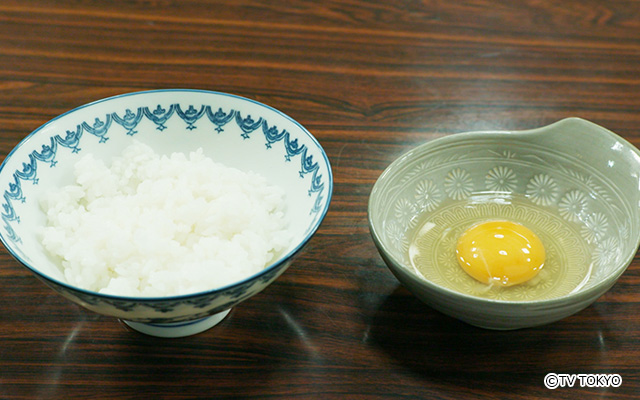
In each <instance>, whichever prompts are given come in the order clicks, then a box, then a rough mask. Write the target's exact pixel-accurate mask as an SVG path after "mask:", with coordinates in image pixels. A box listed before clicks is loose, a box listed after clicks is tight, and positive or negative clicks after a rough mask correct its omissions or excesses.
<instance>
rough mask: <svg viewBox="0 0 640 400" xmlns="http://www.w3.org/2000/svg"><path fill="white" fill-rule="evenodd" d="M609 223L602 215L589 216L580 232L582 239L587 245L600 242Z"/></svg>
mask: <svg viewBox="0 0 640 400" xmlns="http://www.w3.org/2000/svg"><path fill="white" fill-rule="evenodd" d="M608 226H609V221H608V220H607V217H606V216H605V215H604V214H601V213H593V214H591V215H589V216H588V217H587V219H586V221H585V224H584V226H583V227H582V229H581V230H580V233H581V234H582V237H583V238H584V240H586V241H587V242H589V243H593V242H595V241H597V240H600V239H601V238H602V237H603V236H604V234H605V233H607V227H608Z"/></svg>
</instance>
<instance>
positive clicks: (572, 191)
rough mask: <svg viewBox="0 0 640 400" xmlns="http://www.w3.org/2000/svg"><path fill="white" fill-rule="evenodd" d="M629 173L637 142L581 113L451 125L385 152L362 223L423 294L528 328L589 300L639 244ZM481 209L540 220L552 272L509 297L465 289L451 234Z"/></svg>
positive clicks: (639, 170) (474, 318) (493, 322)
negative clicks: (420, 237)
mask: <svg viewBox="0 0 640 400" xmlns="http://www.w3.org/2000/svg"><path fill="white" fill-rule="evenodd" d="M639 182H640V152H639V151H638V149H636V148H635V147H634V146H632V145H631V144H630V143H628V142H627V141H625V140H624V139H622V138H621V137H619V136H617V135H615V134H614V133H612V132H610V131H608V130H606V129H604V128H602V127H600V126H597V125H595V124H593V123H590V122H588V121H585V120H582V119H578V118H570V119H565V120H562V121H559V122H557V123H555V124H552V125H549V126H547V127H543V128H539V129H534V130H529V131H521V132H473V133H461V134H455V135H450V136H447V137H443V138H440V139H436V140H433V141H430V142H427V143H425V144H423V145H421V146H418V147H417V148H415V149H413V150H411V151H409V152H407V153H406V154H404V155H402V156H400V157H399V158H398V159H397V160H396V161H394V162H393V163H392V164H391V165H390V166H389V167H388V168H387V169H386V170H385V171H384V172H383V173H382V175H381V176H380V177H379V179H378V181H377V182H376V184H375V185H374V188H373V190H372V192H371V197H370V201H369V225H370V230H371V234H372V236H373V239H374V242H375V244H376V246H377V248H378V250H379V252H380V254H381V255H382V257H383V258H384V260H385V262H386V263H387V265H388V267H389V268H390V270H391V271H392V272H393V274H394V275H395V276H396V277H397V278H398V280H399V281H400V282H401V283H403V284H404V285H405V286H406V287H407V288H408V289H409V290H410V291H411V292H413V293H414V294H415V295H416V296H417V297H418V298H420V299H421V300H422V301H424V302H425V303H427V304H429V305H430V306H432V307H433V308H435V309H437V310H440V311H441V312H443V313H445V314H448V315H450V316H453V317H456V318H459V319H461V320H463V321H466V322H468V323H470V324H473V325H476V326H480V327H484V328H491V329H515V328H523V327H530V326H536V325H542V324H546V323H550V322H553V321H557V320H559V319H562V318H564V317H567V316H569V315H571V314H574V313H576V312H578V311H580V310H582V309H583V308H585V307H587V306H589V305H590V304H591V303H593V302H594V301H595V300H596V299H597V298H598V297H600V296H601V295H602V294H603V293H605V292H606V291H607V290H609V288H611V287H612V286H613V284H614V283H615V282H616V280H617V279H618V278H619V277H620V275H621V274H622V273H623V272H624V271H625V269H626V268H627V266H628V265H629V263H630V262H631V260H632V259H633V257H634V255H635V254H636V251H637V249H638V245H639V243H640V208H638V204H640V190H639ZM492 219H507V220H512V221H513V222H518V223H522V224H524V225H525V226H527V225H533V226H536V227H538V228H540V231H541V232H542V237H541V239H542V240H543V243H544V244H545V248H546V253H547V261H546V262H545V267H544V268H545V270H548V271H547V272H545V273H549V274H550V273H551V272H553V271H554V268H555V269H556V270H557V271H560V272H558V274H559V275H558V276H557V277H556V278H553V279H548V280H545V281H544V282H545V283H544V284H543V285H537V286H535V288H536V289H535V290H539V292H536V294H535V296H531V294H532V292H531V291H529V292H525V291H524V290H525V289H524V287H514V288H510V289H509V290H510V291H511V292H509V293H510V294H509V295H510V297H509V298H507V297H506V293H507V292H506V291H503V290H501V289H498V290H495V291H493V289H491V290H488V291H487V290H485V287H483V288H481V290H482V292H481V290H478V291H476V292H474V291H473V290H476V286H477V285H480V286H482V285H483V284H481V283H479V282H476V281H474V280H473V278H471V277H469V276H468V275H466V273H465V272H464V271H463V270H462V268H460V267H459V266H458V265H457V260H456V258H455V246H456V242H457V238H458V237H459V235H460V234H461V233H462V232H464V230H466V229H467V228H468V227H469V226H471V225H473V224H475V223H478V222H482V221H483V220H492ZM424 221H427V222H428V224H429V230H427V229H426V228H425V230H424V231H423V232H427V233H426V234H425V236H424V237H425V239H424V242H423V245H424V246H426V247H427V248H428V249H429V251H427V252H426V253H424V254H421V255H420V257H421V258H420V263H421V264H420V265H422V266H423V267H414V265H417V263H416V262H414V263H412V258H411V257H414V256H410V252H409V247H410V242H411V241H412V240H414V238H415V236H414V234H415V232H416V231H417V230H418V229H419V227H417V225H420V224H423V223H425V222H424ZM423 226H426V223H425V225H423ZM412 254H415V253H412ZM414 260H415V259H414ZM569 265H571V266H570V267H568V268H566V271H564V272H561V271H563V268H564V267H565V266H569ZM474 285H476V286H474ZM527 290H529V289H527ZM518 291H520V292H518ZM554 293H556V294H554ZM518 296H522V297H521V298H518Z"/></svg>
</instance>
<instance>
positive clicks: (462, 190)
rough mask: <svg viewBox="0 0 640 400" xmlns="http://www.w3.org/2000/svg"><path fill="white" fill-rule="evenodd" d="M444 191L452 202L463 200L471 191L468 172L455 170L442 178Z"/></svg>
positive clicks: (471, 180) (470, 180) (471, 183)
mask: <svg viewBox="0 0 640 400" xmlns="http://www.w3.org/2000/svg"><path fill="white" fill-rule="evenodd" d="M444 190H445V192H447V194H448V195H449V196H450V197H451V198H452V199H454V200H464V199H466V198H467V197H469V195H470V194H471V192H472V191H473V179H472V178H471V175H470V174H469V172H467V171H465V170H464V169H462V168H456V169H454V170H452V171H451V172H449V174H448V175H447V176H446V177H445V178H444Z"/></svg>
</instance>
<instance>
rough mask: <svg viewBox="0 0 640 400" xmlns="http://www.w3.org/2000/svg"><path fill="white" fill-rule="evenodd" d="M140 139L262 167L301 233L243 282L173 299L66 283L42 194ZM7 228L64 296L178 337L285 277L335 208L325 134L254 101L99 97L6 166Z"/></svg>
mask: <svg viewBox="0 0 640 400" xmlns="http://www.w3.org/2000/svg"><path fill="white" fill-rule="evenodd" d="M134 140H137V141H139V142H142V143H145V144H147V145H149V146H150V147H152V148H153V149H154V150H155V151H156V152H157V153H159V154H171V153H173V152H189V151H193V150H196V149H198V148H202V149H203V150H204V153H205V155H207V156H209V157H211V158H212V159H214V160H215V161H217V162H221V163H223V164H225V165H227V166H231V167H235V168H238V169H241V170H245V171H249V170H251V171H254V172H257V173H259V174H261V175H262V176H264V177H265V178H267V179H268V180H269V181H270V182H271V183H272V184H275V185H278V186H280V187H282V188H283V189H284V190H285V193H286V202H287V204H286V210H287V211H286V212H287V214H288V216H287V217H288V218H289V219H290V221H293V222H292V224H291V227H290V229H291V232H292V236H293V238H294V240H293V243H291V245H290V247H289V248H288V249H287V250H286V251H285V252H283V255H282V256H281V257H280V258H279V259H278V260H277V261H275V262H274V263H272V264H271V265H269V266H267V267H266V268H265V269H264V270H263V271H261V272H259V273H257V274H255V275H253V276H250V277H248V278H246V279H244V280H242V281H240V282H237V283H235V284H232V285H228V286H225V287H222V288H217V289H212V290H208V291H204V292H199V293H194V294H188V295H182V296H171V297H124V296H113V295H107V294H101V293H97V292H93V291H89V290H85V289H82V288H79V287H75V286H73V285H70V284H68V283H67V282H66V281H65V278H64V275H63V272H62V270H61V267H60V266H59V265H57V264H56V263H55V262H53V261H52V260H51V259H50V258H49V257H48V256H47V254H46V253H45V251H44V249H43V246H42V245H41V243H40V241H39V237H38V235H37V234H36V233H37V231H38V229H39V228H40V227H42V226H43V225H44V224H45V215H44V213H43V212H42V210H41V209H40V204H39V199H40V198H41V197H42V196H43V194H44V193H47V192H49V191H51V190H54V189H56V188H58V187H61V186H65V185H68V184H71V183H72V179H73V173H72V171H73V166H74V164H75V163H76V162H77V161H78V160H79V159H80V157H82V156H84V155H85V154H89V153H91V154H93V155H94V156H95V157H97V158H100V159H103V160H105V161H106V162H108V161H109V160H110V159H111V158H112V157H114V156H117V155H119V154H120V153H121V152H122V150H123V149H124V148H125V147H127V146H128V145H130V144H131V143H132V142H133V141H134ZM0 190H2V192H3V198H2V200H1V201H2V209H1V217H2V226H0V239H1V240H2V242H3V244H4V245H5V247H6V248H7V249H8V250H9V252H10V253H11V254H12V255H13V256H14V257H15V258H16V260H18V261H19V262H20V263H22V264H23V265H24V266H25V267H27V268H28V269H29V270H30V271H32V272H33V273H34V274H35V275H36V276H37V277H38V278H40V279H41V280H42V281H43V282H44V283H45V284H47V285H48V286H49V287H51V288H52V289H53V290H55V291H56V292H58V293H60V294H61V295H63V296H64V297H66V298H68V299H70V300H72V301H74V302H76V303H78V304H80V305H82V306H83V307H86V308H87V309H89V310H92V311H95V312H97V313H100V314H104V315H109V316H114V317H117V318H121V319H123V320H124V321H125V322H127V323H128V324H129V325H130V326H131V327H133V328H134V329H137V330H139V331H142V332H144V333H147V334H151V335H155V336H164V337H179V336H186V335H190V334H194V333H198V332H201V331H203V330H205V329H208V328H210V327H211V326H213V325H215V324H216V323H218V322H219V321H220V320H222V318H224V316H225V315H226V314H227V313H228V312H229V310H230V309H231V308H232V307H234V306H235V305H237V304H239V303H240V302H242V301H244V300H246V299H248V298H250V297H251V296H253V295H255V294H257V293H258V292H260V291H261V290H263V289H264V288H266V287H267V286H268V285H269V284H270V283H271V282H273V281H274V280H275V279H276V278H277V277H278V276H280V275H281V274H282V273H283V272H284V271H285V270H286V269H287V267H288V266H289V264H290V263H291V261H292V258H293V257H294V256H295V255H296V254H297V253H298V252H299V251H300V250H301V249H302V248H303V247H304V246H305V244H306V243H307V242H308V241H309V240H310V239H311V237H312V236H313V234H314V233H315V232H316V230H317V229H318V227H319V225H320V223H321V222H322V220H323V218H324V216H325V215H326V213H327V209H328V207H329V202H330V200H331V194H332V190H333V179H332V172H331V166H330V164H329V160H328V158H327V155H326V154H325V152H324V150H323V149H322V147H321V146H320V144H319V143H318V141H317V140H316V139H315V138H314V137H313V136H312V135H311V134H310V133H309V132H308V131H307V130H306V129H305V128H304V127H303V126H302V125H300V124H299V123H297V122H296V121H294V120H293V119H292V118H290V117H288V116H287V115H285V114H283V113H282V112H280V111H278V110H275V109H273V108H271V107H269V106H266V105H264V104H261V103H258V102H256V101H253V100H249V99H246V98H242V97H238V96H234V95H230V94H225V93H219V92H211V91H202V90H182V89H175V90H157V91H147V92H138V93H130V94H125V95H121V96H116V97H111V98H107V99H103V100H99V101H96V102H94V103H90V104H87V105H84V106H81V107H78V108H76V109H74V110H72V111H70V112H67V113H65V114H63V115H61V116H59V117H56V118H54V119H53V120H51V121H50V122H48V123H46V124H44V125H43V126H41V127H40V128H38V129H36V130H35V131H34V132H32V133H31V134H30V135H29V136H27V137H26V138H25V139H24V140H23V141H22V142H20V143H19V144H18V145H17V146H16V147H15V148H14V149H13V150H12V151H11V153H9V155H8V156H7V157H6V159H5V160H4V162H3V164H2V167H0Z"/></svg>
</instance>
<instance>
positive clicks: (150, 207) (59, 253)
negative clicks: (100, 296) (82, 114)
mask: <svg viewBox="0 0 640 400" xmlns="http://www.w3.org/2000/svg"><path fill="white" fill-rule="evenodd" d="M41 206H42V209H43V210H44V212H45V213H46V216H47V226H46V227H45V228H44V230H43V232H42V243H43V245H44V247H45V249H46V250H47V251H48V252H49V253H50V254H51V255H52V256H53V257H55V258H57V259H59V261H60V264H61V265H62V268H63V270H64V276H65V278H66V280H67V281H68V283H69V284H71V285H74V286H79V287H81V288H85V289H88V290H93V291H98V292H101V293H108V294H115V295H122V296H170V295H180V294H187V293H193V292H198V291H204V290H210V289H214V288H217V287H221V286H224V285H227V284H231V283H234V282H237V281H240V280H242V279H244V278H246V277H249V276H251V275H253V274H255V273H257V272H258V271H260V270H262V269H264V268H265V267H266V266H267V265H268V264H270V263H271V262H272V261H274V259H275V258H276V257H277V256H278V254H279V253H281V252H282V251H283V250H285V249H286V248H287V247H288V246H289V243H290V234H289V233H288V231H287V221H286V219H285V215H284V209H283V208H284V192H283V190H282V189H280V188H278V187H275V186H272V185H269V184H268V183H267V181H266V179H264V178H263V177H262V176H260V175H258V174H256V173H252V172H249V173H245V172H242V171H239V170H237V169H233V168H229V167H226V166H224V165H221V164H219V163H215V162H214V161H212V160H211V159H209V158H207V157H205V156H204V155H203V152H202V149H199V150H198V151H196V152H192V153H190V154H189V155H188V156H187V155H185V154H183V153H174V154H172V155H171V156H159V155H158V154H156V153H154V151H153V150H152V149H151V148H150V147H149V146H146V145H144V144H141V143H134V144H132V145H130V146H129V147H127V148H126V149H125V150H124V151H123V153H122V155H121V156H119V157H117V158H115V159H114V160H113V163H112V165H111V166H110V167H109V166H106V165H105V164H104V163H103V162H102V161H101V160H98V159H96V158H95V157H93V156H92V155H91V154H88V155H86V156H84V157H83V158H81V159H80V160H79V161H78V162H77V163H76V165H75V184H72V185H69V186H66V187H64V188H62V189H61V190H59V191H57V192H53V193H51V194H50V195H48V196H47V197H46V198H44V199H43V201H42V203H41Z"/></svg>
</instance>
